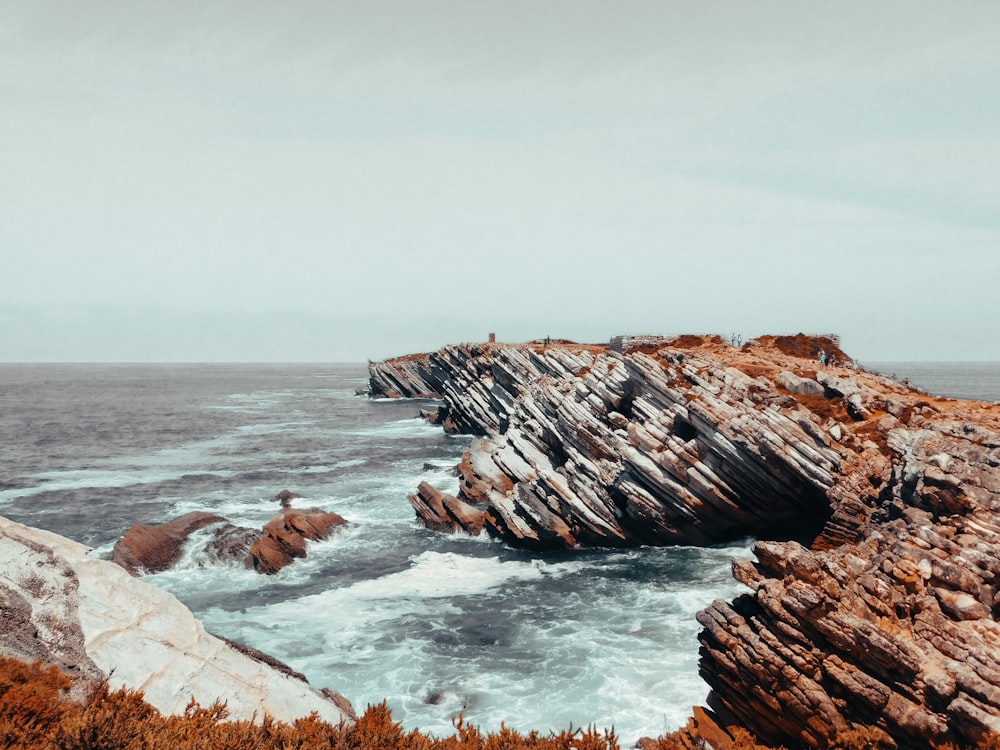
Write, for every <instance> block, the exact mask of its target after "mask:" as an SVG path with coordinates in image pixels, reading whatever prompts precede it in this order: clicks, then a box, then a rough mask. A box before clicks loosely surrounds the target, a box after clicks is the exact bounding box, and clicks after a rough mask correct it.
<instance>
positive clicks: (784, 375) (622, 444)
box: [370, 334, 1000, 748]
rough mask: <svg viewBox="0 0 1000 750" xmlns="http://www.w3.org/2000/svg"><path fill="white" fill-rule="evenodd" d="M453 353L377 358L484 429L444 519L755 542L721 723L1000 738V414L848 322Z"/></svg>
mask: <svg viewBox="0 0 1000 750" xmlns="http://www.w3.org/2000/svg"><path fill="white" fill-rule="evenodd" d="M615 343H616V344H617V345H616V346H582V345H573V344H569V343H556V344H553V343H551V342H534V343H532V344H526V345H506V344H474V345H460V346H450V347H446V348H444V349H442V350H440V351H438V352H434V353H431V354H427V355H410V356H408V357H404V358H400V359H395V360H387V361H385V362H378V363H372V364H371V365H370V395H371V396H373V397H428V396H435V397H438V398H441V399H442V401H443V403H442V406H441V408H440V410H439V412H438V413H437V414H433V415H430V416H432V417H433V418H434V419H435V420H436V421H438V422H440V423H441V424H442V426H443V427H444V429H446V430H448V431H449V432H453V433H463V434H469V435H472V436H474V439H473V441H472V443H471V445H470V448H469V450H468V451H467V452H466V454H465V456H464V458H463V460H462V462H461V464H460V466H459V468H458V472H459V477H460V491H459V493H458V495H457V496H455V497H453V496H450V495H448V494H446V493H443V492H440V491H439V490H437V489H436V488H434V487H431V486H429V485H421V487H420V488H418V490H417V492H416V493H414V495H413V496H412V497H411V502H412V504H413V506H414V508H415V509H416V511H417V513H418V517H419V518H420V519H421V520H422V521H423V522H424V523H425V524H426V525H428V526H429V527H431V528H435V529H441V530H465V531H468V532H470V533H477V532H478V530H479V529H485V530H486V531H487V532H488V533H490V534H492V535H494V536H496V537H498V538H501V539H503V540H504V541H506V542H507V543H509V544H512V545H518V546H526V547H532V548H537V549H561V548H574V547H581V546H600V547H608V546H611V547H620V546H631V545H650V544H652V545H669V544H698V545H707V544H713V543H718V542H724V541H728V540H732V539H734V538H743V537H747V536H751V537H753V538H756V539H759V540H760V541H759V542H758V543H757V544H756V546H755V553H756V556H757V562H756V563H738V564H736V565H734V574H735V575H736V577H737V579H738V580H739V581H741V582H742V583H744V584H746V585H747V586H748V587H749V589H750V592H749V593H747V594H745V595H743V596H741V597H739V598H738V599H736V600H735V601H733V602H722V601H720V602H716V603H715V604H713V605H712V606H711V607H709V608H708V609H707V610H705V611H703V612H702V613H700V615H699V622H700V623H701V624H702V626H703V628H704V629H703V631H702V633H701V635H700V641H701V663H700V664H701V667H700V669H701V674H702V676H703V677H704V679H705V680H706V681H707V682H708V684H709V685H710V686H711V688H712V693H711V696H710V698H709V704H710V707H711V709H712V711H711V712H710V713H705V712H702V713H701V714H699V716H701V717H702V722H703V723H704V721H705V720H706V717H710V718H711V720H712V721H715V722H717V723H719V724H720V725H723V726H726V725H742V726H743V727H746V728H747V729H749V730H750V731H752V732H753V733H754V734H755V735H757V736H758V737H759V738H760V739H762V740H764V741H767V742H769V743H771V744H779V743H783V744H786V745H787V746H789V747H824V746H826V745H827V744H828V743H829V742H830V741H831V740H832V738H834V737H835V736H837V735H839V734H842V733H843V732H845V731H849V730H851V729H852V728H858V727H871V728H874V731H875V732H876V733H880V734H881V736H882V739H883V741H884V742H886V743H889V744H890V745H891V744H894V745H896V746H898V747H901V748H931V747H933V746H935V745H941V744H943V743H946V742H953V743H956V744H958V745H960V746H968V745H971V744H975V743H976V742H978V741H979V740H980V739H981V738H982V737H983V736H985V735H986V734H987V733H990V732H997V731H1000V649H998V646H1000V623H998V622H997V615H998V614H1000V594H998V592H1000V406H998V405H997V404H989V403H982V402H970V401H959V400H954V399H942V398H935V397H933V396H929V395H928V394H926V393H922V392H920V391H917V390H915V389H913V388H911V387H909V386H908V385H906V384H905V383H900V382H897V381H895V380H892V379H891V378H887V377H885V376H883V375H879V374H877V373H873V372H868V371H866V370H864V369H862V368H859V367H857V366H856V365H855V364H854V363H853V362H852V361H851V359H850V358H849V357H848V356H847V355H845V354H844V353H843V352H842V351H841V350H840V348H839V342H838V341H837V339H836V338H835V337H810V336H803V335H801V334H800V335H798V336H787V337H775V336H767V337H762V338H759V339H756V340H754V341H751V342H748V343H747V344H744V345H742V346H739V347H737V346H733V345H731V344H730V343H729V342H727V341H725V340H723V339H721V338H719V337H712V336H707V337H701V336H682V337H674V338H672V339H658V338H655V337H652V338H650V337H647V338H644V339H641V340H628V339H619V340H618V341H617V342H615Z"/></svg>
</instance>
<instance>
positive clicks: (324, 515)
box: [246, 508, 347, 575]
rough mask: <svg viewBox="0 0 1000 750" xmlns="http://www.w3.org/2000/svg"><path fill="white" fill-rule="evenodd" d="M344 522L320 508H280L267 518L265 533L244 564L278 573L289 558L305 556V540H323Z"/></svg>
mask: <svg viewBox="0 0 1000 750" xmlns="http://www.w3.org/2000/svg"><path fill="white" fill-rule="evenodd" d="M346 523H347V521H346V520H344V518H343V517H342V516H339V515H337V514H336V513H329V512H327V511H325V510H321V509H319V508H310V509H308V510H299V509H298V508H282V509H281V510H280V511H279V512H278V514H277V515H276V516H275V517H274V518H272V519H271V520H270V521H268V523H267V525H266V526H265V527H264V533H263V535H262V536H261V537H260V539H258V540H257V541H256V542H254V544H253V546H251V547H250V553H249V555H248V556H247V560H246V563H247V567H250V568H253V569H254V570H256V571H257V572H258V573H265V574H267V575H271V574H274V573H277V572H278V571H279V570H281V569H282V568H283V567H285V566H286V565H288V564H289V563H291V562H292V560H294V559H296V558H300V557H305V556H306V541H307V540H313V541H316V540H319V539H326V538H327V537H329V536H330V534H331V533H332V532H333V530H334V529H335V528H337V527H338V526H343V525H344V524H346Z"/></svg>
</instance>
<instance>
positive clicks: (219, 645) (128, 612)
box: [0, 518, 353, 723]
mask: <svg viewBox="0 0 1000 750" xmlns="http://www.w3.org/2000/svg"><path fill="white" fill-rule="evenodd" d="M88 552H89V550H88V548H87V547H84V546H83V545H81V544H77V543H76V542H72V541H70V540H68V539H66V538H64V537H61V536H58V535H56V534H52V533H50V532H46V531H40V530H38V529H32V528H28V527H26V526H22V525H21V524H18V523H14V522H12V521H10V520H8V519H6V518H0V622H2V625H3V627H0V653H3V654H4V655H7V656H12V657H16V658H20V659H24V660H28V661H34V660H40V661H42V662H44V663H46V664H57V665H59V666H60V667H61V668H62V669H63V670H64V671H66V672H68V673H70V674H71V675H72V676H74V677H75V678H76V679H81V678H82V680H81V681H82V682H86V681H87V680H90V681H91V682H92V681H95V680H99V679H105V678H106V679H107V680H108V682H109V684H110V687H111V688H112V689H118V688H121V687H128V688H131V689H135V690H142V691H143V693H144V694H145V698H146V701H147V702H149V703H150V704H151V705H152V706H154V707H155V708H157V709H158V710H159V711H161V712H162V713H166V714H183V713H184V709H185V707H186V706H187V705H188V702H189V701H190V700H191V699H192V698H194V699H195V700H196V701H197V702H198V703H200V704H201V705H202V706H206V707H207V706H210V705H212V704H213V703H214V702H215V701H216V700H222V701H225V702H226V704H227V708H228V710H229V712H230V717H231V718H232V719H247V720H249V719H256V720H257V721H261V720H263V718H264V716H265V715H268V716H271V717H273V718H275V719H278V720H281V721H289V722H290V721H293V720H295V719H296V718H298V717H301V716H305V715H308V714H309V713H310V712H312V711H316V712H317V713H318V714H319V716H320V717H321V718H323V719H325V720H327V721H330V722H332V723H338V722H340V721H342V720H347V721H350V720H351V716H352V715H353V712H352V711H350V708H349V704H346V703H345V702H344V701H343V699H342V698H341V699H340V705H339V706H338V704H337V703H336V702H335V701H334V700H333V699H332V698H331V697H330V696H328V695H326V694H324V693H323V692H321V691H319V690H316V689H314V688H312V687H310V686H309V685H308V684H307V683H306V682H305V681H303V680H301V679H296V678H295V677H294V676H291V675H290V674H288V673H287V671H283V670H280V669H276V668H275V667H274V666H271V665H269V664H267V663H265V662H264V661H261V660H258V659H255V658H252V657H251V656H250V655H248V654H247V653H245V652H243V651H244V650H237V649H234V648H232V647H230V645H228V644H227V643H226V642H225V641H223V640H221V639H219V638H216V637H215V636H212V635H210V634H209V633H207V632H206V631H205V628H204V627H203V626H202V624H201V623H200V622H199V621H198V620H196V619H195V618H194V616H193V615H192V614H191V612H190V611H189V610H188V609H187V608H186V607H185V606H184V605H182V604H181V603H180V602H179V601H178V600H177V599H176V598H174V597H173V596H172V595H170V594H168V593H166V592H165V591H162V590H160V589H157V588H155V587H154V586H150V585H149V584H146V583H144V582H143V581H140V580H138V579H136V578H133V577H132V576H130V575H129V574H128V573H127V572H126V571H125V570H124V569H123V568H121V567H120V566H118V565H115V564H113V563H111V562H108V561H105V560H99V559H96V558H93V557H90V556H89V555H88Z"/></svg>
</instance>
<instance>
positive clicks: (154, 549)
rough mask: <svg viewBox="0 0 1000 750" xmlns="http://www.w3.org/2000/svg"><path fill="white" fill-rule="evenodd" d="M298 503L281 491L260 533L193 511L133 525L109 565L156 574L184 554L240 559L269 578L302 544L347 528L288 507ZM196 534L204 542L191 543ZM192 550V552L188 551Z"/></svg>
mask: <svg viewBox="0 0 1000 750" xmlns="http://www.w3.org/2000/svg"><path fill="white" fill-rule="evenodd" d="M299 498H301V495H297V494H295V493H294V492H290V491H288V490H282V491H281V492H280V493H278V495H277V496H276V497H275V498H274V499H275V501H276V502H278V503H279V504H280V506H281V510H280V511H279V512H278V513H277V515H275V516H274V517H273V518H272V519H271V520H270V521H268V523H267V525H266V526H264V528H263V530H259V529H250V528H247V527H244V526H234V525H233V524H231V523H230V522H229V521H227V520H226V519H225V518H223V517H222V516H216V515H213V514H211V513H201V512H194V513H188V514H187V515H184V516H180V517H179V518H175V519H173V520H172V521H168V522H167V523H164V524H161V525H159V526H149V525H146V524H138V523H137V524H133V525H132V527H131V528H129V530H128V531H127V532H125V535H124V536H123V537H122V538H121V539H119V540H118V541H117V542H116V543H115V547H114V552H113V554H112V561H113V562H116V563H118V564H119V565H121V566H122V567H123V568H125V569H126V570H127V571H128V572H129V573H132V574H133V575H138V574H139V573H156V572H159V571H161V570H167V569H169V568H171V567H173V566H174V565H175V564H176V563H177V562H178V561H179V560H180V559H181V558H182V557H183V555H184V554H185V553H189V554H190V553H192V552H194V553H196V554H197V555H199V556H200V557H201V558H202V559H204V560H205V561H207V562H211V563H227V562H233V561H237V560H241V561H243V562H245V563H246V566H247V567H248V568H253V569H254V570H256V571H257V572H259V573H264V574H267V575H272V574H274V573H277V572H278V571H279V570H281V569H282V568H283V567H285V566H286V565H288V564H289V563H291V562H292V560H294V559H296V558H302V557H305V556H306V541H308V540H312V541H316V540H320V539H326V538H327V537H329V536H330V534H331V533H332V532H333V530H334V529H336V528H337V527H338V526H342V525H344V524H346V523H347V521H345V520H344V518H343V517H341V516H339V515H337V514H336V513H329V512H327V511H325V510H321V509H319V508H309V509H306V510H301V509H297V508H292V507H291V502H292V500H295V499H299ZM196 532H201V533H202V537H203V538H200V539H195V538H194V536H195V534H196ZM192 547H194V548H195V549H192Z"/></svg>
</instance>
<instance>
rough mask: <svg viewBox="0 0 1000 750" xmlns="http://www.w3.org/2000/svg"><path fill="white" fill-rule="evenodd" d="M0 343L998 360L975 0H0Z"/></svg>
mask: <svg viewBox="0 0 1000 750" xmlns="http://www.w3.org/2000/svg"><path fill="white" fill-rule="evenodd" d="M0 261H2V263H0V360H5V361H19V360H71V361H79V360H98V361H107V360H110V361H122V360H127V361H176V360H188V361H191V360H193V361H211V360H229V361H233V360H236V361H284V360H288V361H292V360H310V361H363V360H364V359H366V358H373V359H380V358H383V357H386V356H391V355H394V354H403V353H407V352H411V351H418V350H419V351H422V350H428V349H436V348H438V347H440V346H443V345H445V344H447V343H454V342H459V341H471V340H483V339H485V337H486V335H487V333H489V332H491V331H495V332H496V333H497V336H498V338H499V339H500V340H507V341H520V340H527V339H531V338H539V337H544V336H547V335H548V336H553V337H565V338H572V339H576V340H581V341H606V340H607V339H608V338H610V336H612V335H614V334H616V333H684V332H697V333H701V332H717V333H721V334H724V335H730V334H732V333H739V334H740V335H742V336H743V337H744V338H749V337H751V336H755V335H759V334H762V333H795V332H798V331H805V332H836V333H840V334H841V337H842V343H843V346H844V349H845V350H846V351H847V352H848V353H850V354H853V355H854V356H856V357H857V358H859V359H861V360H862V361H864V360H866V359H867V360H901V359H918V360H928V359H945V360H947V359H953V360H1000V295H998V288H1000V3H998V2H995V1H994V0H985V1H984V2H953V1H949V2H939V1H938V0H934V1H933V2H922V1H920V0H907V1H906V2H877V1H876V0H865V1H864V2H845V1H843V0H838V2H828V1H826V2H805V1H803V0H794V1H793V0H788V1H787V2H767V1H766V0H763V1H761V0H758V1H756V2H745V1H743V0H741V1H739V2H707V1H705V2H675V1H674V0H660V1H659V2H622V1H620V0H619V1H616V2H596V1H594V0H571V1H567V2H545V1H544V0H530V1H528V2H517V1H515V2H511V1H510V0H504V2H497V1H496V0H490V2H475V1H473V0H455V2H441V1H434V2H409V1H407V2H403V1H402V0H400V1H399V2H381V3H380V2H372V1H370V0H369V1H365V2H358V3H346V2H337V1H336V0H316V1H315V2H303V1H294V0H292V1H289V0H283V1H282V2H277V1H275V2H262V1H260V0H197V1H196V2H195V1H189V0H170V1H169V2H129V1H127V0H115V1H107V0H88V2H78V0H65V1H64V2H63V1H56V0H25V1H24V2H21V1H19V0H0Z"/></svg>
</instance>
